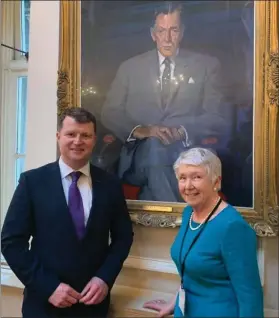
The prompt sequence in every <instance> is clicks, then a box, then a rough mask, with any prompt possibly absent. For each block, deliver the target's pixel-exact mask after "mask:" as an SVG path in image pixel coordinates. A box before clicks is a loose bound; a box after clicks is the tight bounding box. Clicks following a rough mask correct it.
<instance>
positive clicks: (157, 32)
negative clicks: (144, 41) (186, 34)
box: [151, 11, 183, 57]
mask: <svg viewBox="0 0 279 318" xmlns="http://www.w3.org/2000/svg"><path fill="white" fill-rule="evenodd" d="M151 36H152V39H153V41H154V42H156V44H157V49H158V51H159V52H160V53H161V54H162V55H163V56H165V57H171V56H174V55H175V54H176V51H177V49H178V47H179V44H180V41H181V39H182V37H183V27H182V25H181V23H180V13H179V12H178V11H174V12H173V13H169V14H159V15H158V16H157V18H156V23H155V26H154V29H153V30H152V32H151Z"/></svg>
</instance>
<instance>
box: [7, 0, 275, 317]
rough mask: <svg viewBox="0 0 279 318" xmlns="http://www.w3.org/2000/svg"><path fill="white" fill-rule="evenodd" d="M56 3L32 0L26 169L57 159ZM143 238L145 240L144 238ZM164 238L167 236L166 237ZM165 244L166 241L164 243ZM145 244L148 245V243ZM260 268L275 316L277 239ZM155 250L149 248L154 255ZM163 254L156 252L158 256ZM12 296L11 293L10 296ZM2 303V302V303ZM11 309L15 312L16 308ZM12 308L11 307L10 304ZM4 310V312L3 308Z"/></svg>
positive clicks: (155, 234) (153, 235)
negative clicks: (262, 271) (261, 268)
mask: <svg viewBox="0 0 279 318" xmlns="http://www.w3.org/2000/svg"><path fill="white" fill-rule="evenodd" d="M58 42H59V2H58V1H32V6H31V17H30V59H29V85H28V109H27V157H26V169H31V168H34V167H38V166H40V165H43V164H45V163H48V162H50V161H53V160H55V159H56V142H55V132H56V81H57V70H58V52H59V46H58ZM142 231H143V229H139V230H138V231H137V237H139V236H140V237H141V238H142V239H143V240H141V242H140V243H139V242H136V243H135V244H134V246H133V249H132V252H135V254H138V251H139V250H142V253H143V254H144V253H147V250H146V249H145V248H144V247H143V246H142V242H143V241H146V242H147V241H148V240H147V239H146V233H145V235H144V233H142ZM163 232H164V233H166V232H167V230H165V229H150V231H149V232H148V238H149V239H150V240H151V241H152V240H154V239H155V240H157V241H160V240H161V238H162V237H164V234H163ZM144 238H145V239H146V240H144ZM165 240H167V238H165ZM167 243H168V242H167ZM147 246H149V244H148V242H147ZM262 248H263V256H264V262H263V264H262V265H263V270H264V289H265V307H266V316H267V317H271V316H273V317H278V307H279V306H278V239H277V238H271V239H264V240H263V241H262ZM156 252H158V249H157V248H156V249H154V250H152V249H151V250H150V249H149V250H148V254H151V255H153V257H154V258H155V257H156V255H155V253H156ZM164 253H165V254H166V255H162V254H160V255H157V256H158V257H161V258H165V257H166V258H167V257H168V255H167V254H168V251H164ZM2 293H3V294H2V299H3V300H4V299H6V300H7V302H6V304H5V306H6V307H5V309H6V310H8V309H7V308H9V307H7V306H9V305H10V306H12V304H14V305H15V303H14V300H13V298H12V296H15V297H16V298H17V299H18V306H19V304H20V301H21V297H20V296H21V291H20V290H18V291H15V290H14V289H4V290H2ZM11 295H12V296H11ZM2 306H3V304H2ZM18 306H17V308H13V310H16V311H17V312H18V310H19V308H18ZM11 308H12V307H11ZM5 312H7V311H5Z"/></svg>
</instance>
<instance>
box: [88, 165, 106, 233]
mask: <svg viewBox="0 0 279 318" xmlns="http://www.w3.org/2000/svg"><path fill="white" fill-rule="evenodd" d="M90 175H91V180H92V206H91V209H90V213H89V217H88V221H87V224H86V233H85V236H86V234H87V232H88V229H89V227H90V225H91V223H92V222H93V223H95V220H96V219H97V217H98V213H99V206H100V202H102V200H103V193H104V192H103V191H105V189H103V182H102V177H101V175H100V172H99V170H98V169H96V168H94V166H92V165H91V164H90ZM85 236H84V237H85Z"/></svg>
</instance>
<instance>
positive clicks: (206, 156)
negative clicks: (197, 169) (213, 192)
mask: <svg viewBox="0 0 279 318" xmlns="http://www.w3.org/2000/svg"><path fill="white" fill-rule="evenodd" d="M180 165H192V166H203V167H205V169H206V171H207V173H208V175H209V177H210V178H211V180H212V182H215V181H216V180H217V178H218V177H221V176H222V164H221V161H220V159H219V158H218V157H217V155H216V154H215V153H214V152H213V151H212V150H209V149H205V148H191V149H189V150H187V151H184V152H182V153H181V154H180V155H179V157H178V158H177V160H176V161H175V163H174V165H173V168H174V171H175V174H176V176H177V169H178V168H179V166H180Z"/></svg>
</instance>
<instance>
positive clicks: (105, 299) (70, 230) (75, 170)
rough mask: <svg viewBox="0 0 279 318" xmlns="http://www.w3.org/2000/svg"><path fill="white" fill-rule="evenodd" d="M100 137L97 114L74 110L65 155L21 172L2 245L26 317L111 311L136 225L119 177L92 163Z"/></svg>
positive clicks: (65, 126) (63, 128)
mask: <svg viewBox="0 0 279 318" xmlns="http://www.w3.org/2000/svg"><path fill="white" fill-rule="evenodd" d="M95 139H96V120H95V117H94V116H93V115H92V114H91V113H89V112H88V111H86V110H84V109H82V108H71V109H68V110H66V111H65V113H64V114H63V115H62V116H61V118H60V122H59V131H58V132H57V141H58V144H59V148H60V153H61V156H60V159H59V160H58V161H56V162H53V163H50V164H47V165H45V166H42V167H40V168H37V169H33V170H30V171H27V172H24V173H22V175H21V177H20V180H19V184H18V186H17V188H16V191H15V193H14V196H13V198H12V201H11V204H10V206H9V209H8V212H7V215H6V218H5V222H4V225H3V229H2V236H1V240H2V241H1V243H2V253H3V255H4V257H5V259H6V261H7V263H8V264H9V266H10V267H11V269H12V270H13V272H14V273H15V274H16V276H17V277H18V278H19V280H20V281H21V282H22V283H23V284H24V285H25V290H24V299H23V305H22V313H23V317H25V318H33V317H34V318H39V317H40V318H44V317H105V316H107V313H108V308H109V303H110V290H111V288H112V286H113V284H114V282H115V279H116V277H117V275H118V274H119V272H120V270H121V268H122V265H123V262H124V260H125V259H126V258H127V256H128V253H129V250H130V247H131V245H132V241H133V231H132V224H131V220H130V217H129V213H128V210H127V206H126V202H125V199H124V196H123V193H122V187H121V184H120V182H119V180H118V179H116V177H114V176H112V175H109V174H108V173H106V172H104V171H102V170H100V169H99V168H96V167H94V166H92V165H90V164H89V161H88V160H89V158H90V156H91V152H92V150H93V148H94V145H95ZM30 238H32V240H31V243H30V247H29V240H30ZM109 241H110V242H109Z"/></svg>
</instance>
